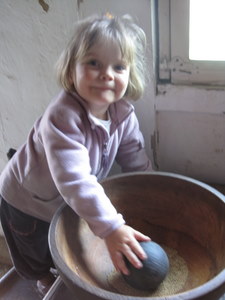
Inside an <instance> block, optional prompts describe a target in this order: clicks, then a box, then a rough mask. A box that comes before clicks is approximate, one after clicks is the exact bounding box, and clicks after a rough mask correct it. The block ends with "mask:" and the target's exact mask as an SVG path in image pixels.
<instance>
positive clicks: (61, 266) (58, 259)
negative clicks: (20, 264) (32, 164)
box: [48, 172, 225, 300]
mask: <svg viewBox="0 0 225 300" xmlns="http://www.w3.org/2000/svg"><path fill="white" fill-rule="evenodd" d="M143 175H148V176H149V175H150V176H152V175H154V176H167V177H173V178H176V179H181V180H184V181H188V182H192V183H194V184H197V185H199V186H201V187H202V188H205V189H206V190H208V191H210V192H211V193H213V194H215V195H216V196H217V197H218V198H220V199H221V200H222V201H223V202H225V196H224V195H223V194H222V193H221V192H219V191H218V190H216V189H215V188H213V187H211V186H210V185H208V184H206V183H203V182H201V181H199V180H196V179H193V178H191V177H188V176H184V175H180V174H176V173H169V172H135V173H133V172H132V173H123V174H117V175H113V176H110V177H108V178H106V179H104V180H102V181H101V183H104V182H107V181H110V180H112V179H118V178H122V177H128V176H129V177H130V176H143ZM66 209H71V208H70V207H69V206H68V205H67V204H66V203H63V204H62V205H61V206H60V207H59V208H58V210H57V211H56V213H55V214H54V216H53V218H52V221H51V224H50V228H49V235H48V240H49V248H50V252H51V254H52V257H53V260H54V262H55V264H56V267H57V268H58V270H59V273H62V274H63V275H64V276H65V277H66V278H69V280H70V281H72V282H73V284H75V285H77V286H78V287H80V288H81V289H83V290H84V291H87V292H89V293H90V294H93V295H95V296H98V297H100V298H102V297H104V298H105V299H108V300H141V299H142V300H143V299H152V300H169V299H171V300H180V299H183V300H191V299H196V298H197V297H202V296H204V295H208V293H209V292H213V291H214V290H216V289H217V288H219V287H221V285H222V284H224V283H225V269H224V270H222V271H221V272H220V273H219V274H217V275H216V276H215V277H214V278H212V279H211V280H209V281H207V282H206V283H204V284H202V285H200V286H198V287H196V288H194V289H191V290H188V291H185V292H182V293H178V294H174V295H169V296H162V297H137V296H129V295H122V294H118V293H114V292H111V291H107V290H104V289H102V288H100V287H97V286H93V285H91V284H89V283H88V282H86V281H84V280H83V279H82V278H80V277H79V276H78V275H77V274H76V273H74V272H73V271H72V270H71V269H70V268H69V267H68V266H67V264H66V263H65V262H64V261H63V259H62V256H61V255H60V253H59V251H58V248H57V244H56V238H55V232H56V228H57V224H58V221H59V219H60V216H61V214H62V212H63V211H64V210H66ZM74 213H75V212H74ZM75 214H76V213H75ZM77 217H78V218H79V216H78V215H77Z"/></svg>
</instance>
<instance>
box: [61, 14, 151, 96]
mask: <svg viewBox="0 0 225 300" xmlns="http://www.w3.org/2000/svg"><path fill="white" fill-rule="evenodd" d="M99 40H112V41H115V42H116V43H118V45H119V47H120V50H121V53H122V57H123V59H124V60H125V61H126V62H127V63H128V64H129V65H130V76H129V82H128V87H127V90H126V93H125V95H124V96H125V97H126V98H129V99H132V100H137V99H139V98H140V97H141V96H142V94H143V92H144V87H145V47H146V36H145V33H144V31H143V30H142V29H141V28H140V27H139V26H138V25H136V24H135V23H134V22H133V20H132V18H131V17H130V16H129V15H125V16H122V17H113V16H111V15H109V14H108V15H107V14H106V15H104V16H102V17H98V16H94V17H89V18H87V19H84V20H82V21H80V22H78V23H77V27H76V31H75V33H74V34H73V36H72V38H71V40H70V42H69V43H68V45H67V47H66V48H65V50H64V51H63V52H62V54H61V56H60V57H59V59H58V61H57V63H56V75H57V79H58V81H59V83H60V84H61V85H62V87H63V88H64V89H65V90H67V91H74V84H73V80H72V78H73V73H74V69H75V65H76V62H77V61H80V60H81V59H82V58H83V57H84V56H85V55H86V54H87V52H88V51H89V49H90V48H91V47H92V46H93V45H94V44H95V43H96V42H97V41H99Z"/></svg>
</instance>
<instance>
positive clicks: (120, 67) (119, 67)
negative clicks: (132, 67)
mask: <svg viewBox="0 0 225 300" xmlns="http://www.w3.org/2000/svg"><path fill="white" fill-rule="evenodd" d="M126 68H127V67H126V66H125V65H116V66H115V69H116V70H117V71H124V70H126Z"/></svg>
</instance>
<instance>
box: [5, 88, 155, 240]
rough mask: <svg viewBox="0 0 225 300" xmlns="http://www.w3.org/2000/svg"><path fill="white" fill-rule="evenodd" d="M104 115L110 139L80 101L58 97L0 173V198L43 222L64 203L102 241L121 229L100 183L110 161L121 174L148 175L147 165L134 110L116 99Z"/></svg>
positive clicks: (63, 94) (74, 96)
mask: <svg viewBox="0 0 225 300" xmlns="http://www.w3.org/2000/svg"><path fill="white" fill-rule="evenodd" d="M109 112H110V117H111V121H112V123H111V128H110V134H108V132H107V130H105V128H104V127H103V126H101V125H99V124H97V123H96V120H95V119H94V118H93V117H92V115H91V114H90V113H89V111H88V108H87V105H86V103H85V101H83V100H82V99H81V98H80V97H79V96H78V95H77V94H75V93H73V94H72V93H66V92H65V91H62V92H61V93H60V94H59V95H58V96H57V97H56V99H54V100H53V101H52V102H51V103H50V105H49V106H48V107H47V109H46V111H45V113H44V114H43V116H42V117H41V118H39V119H38V120H37V121H36V122H35V124H34V126H33V128H32V129H31V131H30V133H29V136H28V138H27V140H26V142H25V143H24V144H23V145H22V146H21V147H20V148H19V149H18V151H17V152H16V154H15V155H14V156H13V158H12V159H11V160H10V161H9V162H8V163H7V165H6V167H5V169H4V170H3V172H2V173H1V176H0V194H1V195H2V197H3V198H4V199H5V200H6V201H7V202H8V203H10V204H11V205H13V206H14V207H16V208H18V209H20V210H22V211H23V212H25V213H27V214H30V215H33V216H35V217H37V218H39V219H42V220H44V221H48V222H50V221H51V218H52V216H53V214H54V213H55V211H56V210H57V208H58V207H59V206H60V205H61V203H62V202H63V201H66V203H67V204H68V205H69V206H70V207H71V208H72V209H73V210H74V211H75V212H76V213H77V214H78V215H79V216H80V217H82V218H84V219H85V220H86V221H87V223H88V224H89V226H90V228H91V230H92V231H93V232H94V234H96V235H98V236H99V237H101V238H104V237H106V236H107V235H108V234H110V233H111V232H112V231H113V230H115V229H116V228H118V227H119V226H121V225H122V224H124V222H125V221H124V219H123V217H122V215H121V214H119V213H118V212H117V211H116V209H115V208H114V206H113V205H112V203H111V201H110V199H109V198H108V197H107V196H106V194H105V193H104V190H103V188H102V186H101V184H99V180H101V179H103V178H105V177H106V176H107V175H108V173H109V171H110V168H111V166H112V164H113V162H114V160H115V159H116V161H117V162H118V163H119V165H120V166H121V168H122V171H123V172H133V171H145V170H148V171H150V170H151V163H150V161H149V159H148V157H147V156H146V153H145V150H144V142H143V137H142V134H141V132H140V130H139V125H138V121H137V118H136V116H135V113H134V108H133V106H132V105H131V104H130V103H128V102H127V101H125V100H124V99H121V100H120V101H118V102H116V103H114V104H112V105H111V106H110V108H109ZM100 174H101V175H100Z"/></svg>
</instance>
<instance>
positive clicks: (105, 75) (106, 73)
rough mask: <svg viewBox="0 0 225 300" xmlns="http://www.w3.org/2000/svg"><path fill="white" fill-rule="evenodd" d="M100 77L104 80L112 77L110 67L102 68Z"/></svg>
mask: <svg viewBox="0 0 225 300" xmlns="http://www.w3.org/2000/svg"><path fill="white" fill-rule="evenodd" d="M100 79H101V80H104V81H110V80H112V79H113V73H112V70H111V69H110V68H105V69H102V71H101V74H100Z"/></svg>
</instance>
